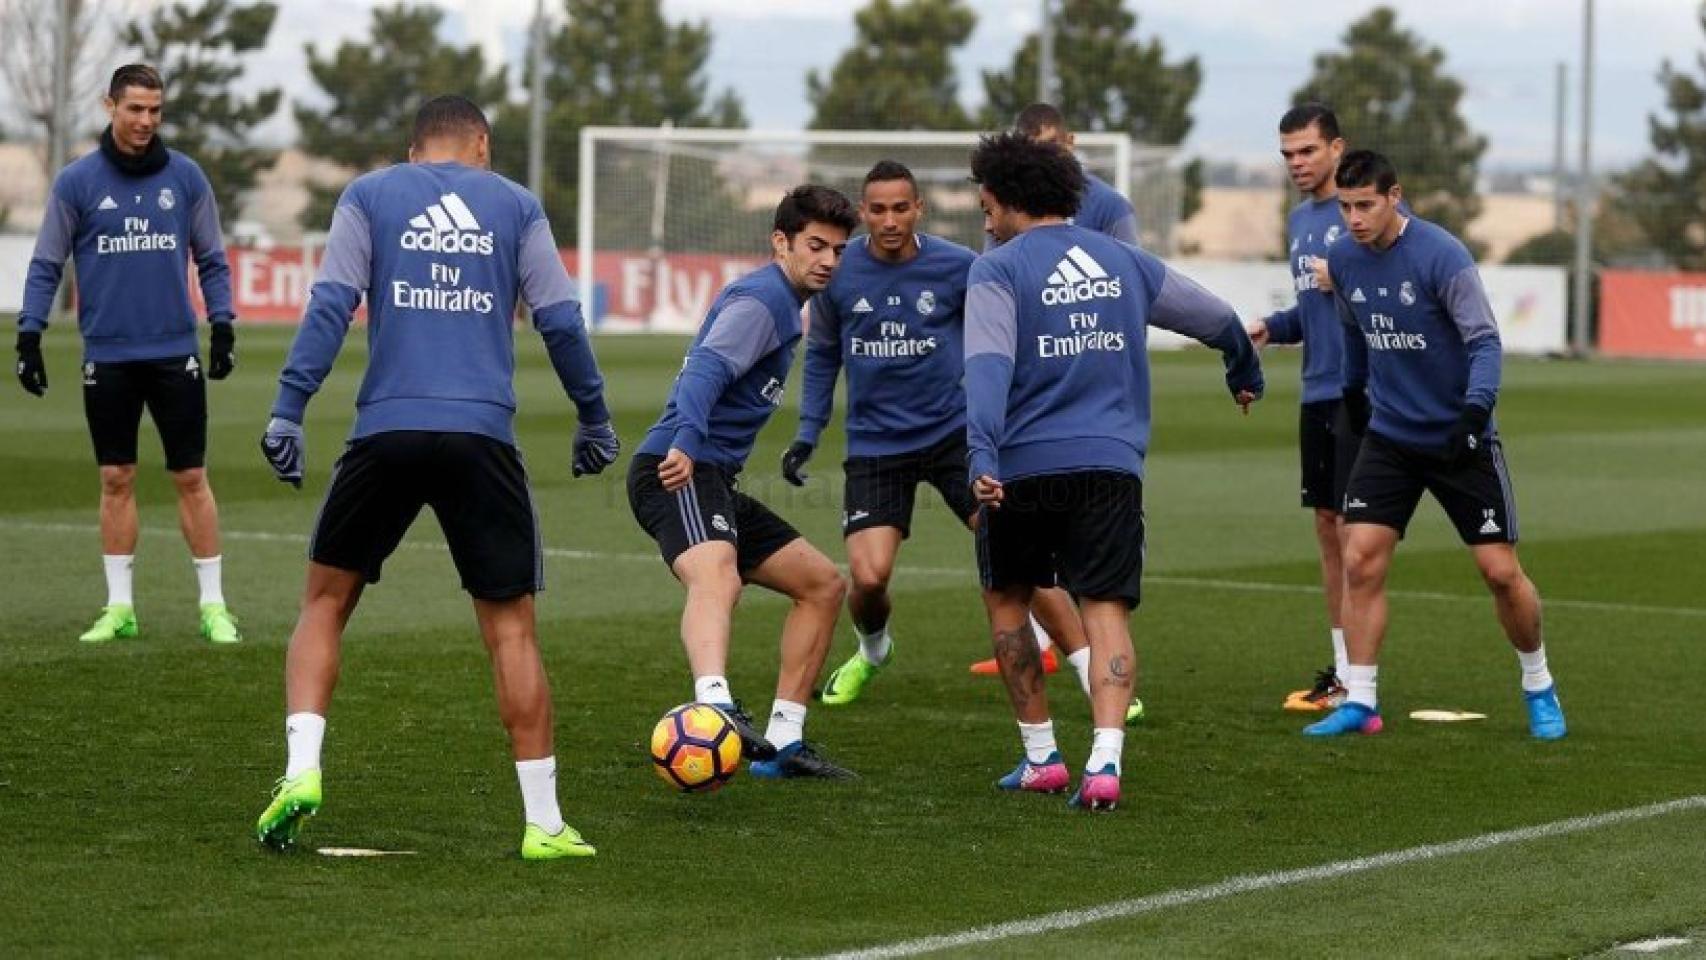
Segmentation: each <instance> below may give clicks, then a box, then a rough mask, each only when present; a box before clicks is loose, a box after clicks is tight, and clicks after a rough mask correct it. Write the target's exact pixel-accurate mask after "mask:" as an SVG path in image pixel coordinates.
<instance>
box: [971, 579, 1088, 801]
mask: <svg viewBox="0 0 1706 960" xmlns="http://www.w3.org/2000/svg"><path fill="white" fill-rule="evenodd" d="M1035 594H1036V591H1035V590H1034V589H1033V588H1031V587H1027V586H1018V587H1008V588H1005V589H1001V590H985V591H984V592H983V606H984V609H985V610H987V611H988V613H989V634H990V639H991V641H992V642H993V645H994V647H995V663H996V666H997V667H998V668H999V669H1000V672H1001V682H1002V683H1003V684H1004V685H1005V686H1006V687H1007V698H1008V700H1009V701H1011V702H1012V704H1013V716H1014V718H1015V719H1016V720H1018V722H1019V742H1020V744H1021V745H1022V746H1023V747H1024V751H1025V755H1024V757H1023V758H1022V759H1020V761H1019V765H1018V766H1016V767H1014V768H1013V770H1012V772H1010V773H1008V774H1007V775H1006V776H1004V777H1002V778H1001V779H999V780H997V781H996V782H995V785H996V786H997V787H998V788H1000V789H1002V790H1021V791H1025V792H1029V793H1060V792H1061V791H1063V790H1065V789H1066V788H1067V787H1068V786H1069V785H1070V784H1071V782H1072V777H1071V774H1070V773H1068V772H1067V769H1066V764H1065V763H1064V762H1062V761H1061V758H1060V750H1059V747H1058V746H1057V745H1056V743H1055V738H1054V721H1053V720H1052V719H1051V718H1050V717H1049V710H1048V691H1047V689H1046V688H1045V686H1044V673H1043V658H1042V651H1041V650H1039V649H1038V648H1037V638H1036V636H1035V635H1034V634H1032V632H1031V614H1030V610H1031V603H1032V600H1033V599H1034V597H1035Z"/></svg>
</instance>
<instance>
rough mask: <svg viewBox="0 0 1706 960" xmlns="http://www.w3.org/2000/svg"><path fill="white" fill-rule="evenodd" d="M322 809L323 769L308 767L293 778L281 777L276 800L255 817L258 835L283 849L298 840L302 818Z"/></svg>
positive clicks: (270, 845) (272, 846)
mask: <svg viewBox="0 0 1706 960" xmlns="http://www.w3.org/2000/svg"><path fill="white" fill-rule="evenodd" d="M319 809H320V771H318V770H308V771H305V772H303V773H299V774H297V775H296V776H294V777H292V778H290V779H289V780H286V779H284V778H283V777H280V778H279V780H278V783H277V784H275V785H274V786H273V789H272V802H271V803H269V804H267V808H266V810H264V811H262V813H261V818H260V819H259V820H257V821H255V839H257V840H259V841H260V842H262V843H264V844H266V845H267V846H269V847H271V848H273V849H274V850H277V851H280V852H283V851H285V850H289V849H290V847H291V846H292V845H293V844H295V843H296V832H297V831H298V830H300V829H301V828H302V821H303V820H305V819H307V818H309V817H312V816H313V815H314V814H315V813H317V812H319Z"/></svg>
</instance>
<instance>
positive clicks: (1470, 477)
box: [1344, 433, 1516, 546]
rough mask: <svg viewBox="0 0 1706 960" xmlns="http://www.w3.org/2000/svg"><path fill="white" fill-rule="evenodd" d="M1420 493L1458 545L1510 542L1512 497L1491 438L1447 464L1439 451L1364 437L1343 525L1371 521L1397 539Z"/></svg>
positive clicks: (1502, 457) (1499, 451)
mask: <svg viewBox="0 0 1706 960" xmlns="http://www.w3.org/2000/svg"><path fill="white" fill-rule="evenodd" d="M1423 491H1426V492H1428V493H1431V494H1433V495H1434V499H1435V500H1438V501H1439V505H1440V506H1442V507H1444V508H1445V512H1446V515H1447V516H1449V517H1450V518H1451V523H1452V525H1453V526H1455V527H1456V528H1457V535H1458V536H1459V537H1461V538H1463V542H1464V543H1466V544H1469V545H1471V546H1475V545H1478V544H1483V543H1515V542H1516V498H1515V496H1514V495H1513V494H1512V493H1511V482H1510V472H1509V470H1508V469H1507V468H1506V467H1505V454H1504V448H1503V447H1502V446H1501V445H1500V444H1499V440H1498V438H1497V437H1494V438H1492V439H1490V440H1488V441H1487V442H1486V443H1483V444H1481V448H1480V449H1479V450H1477V451H1475V453H1474V454H1473V455H1471V456H1470V457H1469V458H1468V459H1466V460H1464V461H1462V462H1461V463H1453V462H1452V461H1450V460H1449V459H1448V458H1447V457H1446V456H1445V455H1444V454H1443V453H1441V452H1436V451H1432V450H1420V449H1417V448H1415V447H1411V446H1408V445H1405V444H1401V443H1397V442H1395V441H1393V440H1390V439H1388V438H1386V437H1383V436H1381V435H1380V434H1378V433H1369V434H1368V435H1367V436H1366V437H1364V438H1363V443H1362V452H1361V453H1360V454H1359V455H1358V456H1357V461H1356V466H1355V467H1354V468H1353V469H1352V470H1351V480H1350V484H1349V486H1348V487H1347V488H1346V490H1345V509H1344V515H1345V522H1346V523H1377V524H1380V525H1381V526H1384V527H1391V528H1392V529H1394V530H1397V531H1398V534H1399V536H1403V534H1404V530H1405V529H1406V528H1407V527H1408V526H1409V524H1410V518H1411V517H1412V516H1414V515H1415V512H1416V504H1418V503H1420V502H1421V499H1422V493H1423Z"/></svg>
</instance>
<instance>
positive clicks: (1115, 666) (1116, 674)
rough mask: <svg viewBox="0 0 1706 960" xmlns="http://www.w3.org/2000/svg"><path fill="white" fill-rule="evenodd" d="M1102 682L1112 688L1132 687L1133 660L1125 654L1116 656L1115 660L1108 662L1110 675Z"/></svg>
mask: <svg viewBox="0 0 1706 960" xmlns="http://www.w3.org/2000/svg"><path fill="white" fill-rule="evenodd" d="M1102 682H1103V683H1105V684H1107V685H1108V686H1110V687H1130V686H1131V658H1129V657H1127V656H1126V655H1125V654H1123V653H1121V654H1115V655H1114V657H1113V659H1111V660H1109V661H1108V675H1107V676H1106V677H1105V678H1103V680H1102Z"/></svg>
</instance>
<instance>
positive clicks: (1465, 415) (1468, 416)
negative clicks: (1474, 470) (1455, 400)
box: [1445, 404, 1493, 465]
mask: <svg viewBox="0 0 1706 960" xmlns="http://www.w3.org/2000/svg"><path fill="white" fill-rule="evenodd" d="M1492 416H1493V411H1491V410H1488V409H1487V408H1486V407H1478V406H1476V405H1474V404H1469V405H1468V406H1465V407H1464V408H1463V412H1462V413H1460V414H1458V415H1457V425H1456V426H1454V427H1452V428H1451V445H1450V446H1449V447H1447V448H1446V451H1445V456H1446V459H1448V460H1450V461H1451V462H1452V463H1453V464H1457V465H1462V464H1465V463H1468V462H1469V461H1470V460H1473V459H1474V458H1475V456H1476V454H1478V453H1480V452H1481V444H1482V443H1483V442H1485V441H1484V440H1483V437H1484V436H1485V434H1486V433H1487V421H1488V420H1489V419H1491V418H1492Z"/></svg>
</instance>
